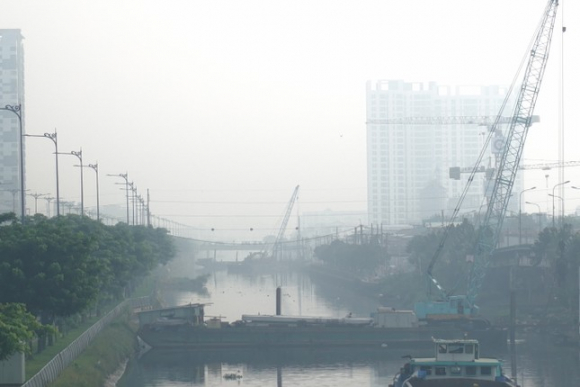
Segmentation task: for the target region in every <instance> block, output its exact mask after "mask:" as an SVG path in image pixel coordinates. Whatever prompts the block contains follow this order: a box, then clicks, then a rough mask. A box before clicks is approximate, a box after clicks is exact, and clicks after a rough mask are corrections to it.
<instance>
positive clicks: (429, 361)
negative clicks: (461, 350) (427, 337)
mask: <svg viewBox="0 0 580 387" xmlns="http://www.w3.org/2000/svg"><path fill="white" fill-rule="evenodd" d="M410 362H411V363H414V364H424V365H438V364H439V365H444V364H460V363H461V364H478V365H482V364H487V365H496V364H499V365H501V364H502V362H501V360H499V359H496V358H493V357H482V358H479V359H472V360H437V359H436V358H434V357H418V358H413V359H411V360H410Z"/></svg>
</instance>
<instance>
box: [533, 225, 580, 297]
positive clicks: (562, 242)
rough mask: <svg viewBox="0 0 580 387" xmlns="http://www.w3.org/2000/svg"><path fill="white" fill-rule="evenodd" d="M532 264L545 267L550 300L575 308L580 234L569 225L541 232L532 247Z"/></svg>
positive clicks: (579, 258)
mask: <svg viewBox="0 0 580 387" xmlns="http://www.w3.org/2000/svg"><path fill="white" fill-rule="evenodd" d="M533 251H534V254H535V256H536V262H535V263H536V264H540V263H546V264H548V265H549V267H550V273H551V276H552V289H551V292H552V297H551V300H552V301H555V303H556V304H560V305H561V306H566V307H570V306H575V305H576V304H577V302H576V301H575V300H576V294H577V291H578V267H579V266H580V233H578V232H574V230H573V228H572V225H571V224H565V225H564V226H563V227H562V228H554V227H550V228H545V229H544V230H543V231H542V232H541V233H540V234H539V235H538V239H537V240H536V242H535V243H534V247H533Z"/></svg>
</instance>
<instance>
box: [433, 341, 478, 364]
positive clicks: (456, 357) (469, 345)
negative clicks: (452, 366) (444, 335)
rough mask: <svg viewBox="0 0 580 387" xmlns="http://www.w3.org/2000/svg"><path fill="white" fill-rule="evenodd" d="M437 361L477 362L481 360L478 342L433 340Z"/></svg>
mask: <svg viewBox="0 0 580 387" xmlns="http://www.w3.org/2000/svg"><path fill="white" fill-rule="evenodd" d="M433 342H434V344H435V360H436V361H475V360H476V359H479V343H478V341H477V340H467V339H465V340H437V339H435V340H433Z"/></svg>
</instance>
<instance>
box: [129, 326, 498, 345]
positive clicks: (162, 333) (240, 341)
mask: <svg viewBox="0 0 580 387" xmlns="http://www.w3.org/2000/svg"><path fill="white" fill-rule="evenodd" d="M466 336H467V337H469V338H473V339H477V340H479V341H480V342H482V343H485V347H486V348H503V347H505V346H507V336H508V335H507V331H506V330H502V329H486V330H470V331H466V330H461V329H457V328H453V327H434V328H431V327H417V328H373V327H349V326H340V327H333V326H305V327H271V326H269V327H257V326H251V327H249V326H240V327H234V326H226V327H221V328H207V327H194V326H191V325H173V326H156V325H151V326H149V325H146V326H144V327H142V328H141V329H140V330H139V337H140V338H141V339H142V340H143V341H144V342H145V343H147V344H148V345H149V346H151V347H153V348H191V349H195V348H244V347H331V346H334V347H340V346H366V347H389V348H409V347H413V346H420V347H422V346H426V345H428V346H432V345H433V339H432V338H433V337H437V338H440V339H461V338H465V337H466Z"/></svg>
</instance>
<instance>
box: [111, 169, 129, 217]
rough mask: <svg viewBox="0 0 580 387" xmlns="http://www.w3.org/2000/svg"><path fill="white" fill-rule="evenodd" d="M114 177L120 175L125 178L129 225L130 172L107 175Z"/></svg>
mask: <svg viewBox="0 0 580 387" xmlns="http://www.w3.org/2000/svg"><path fill="white" fill-rule="evenodd" d="M107 176H113V177H120V178H122V179H123V180H125V197H126V198H127V225H129V177H128V176H129V174H128V173H119V174H118V175H109V174H108V175H107Z"/></svg>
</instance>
